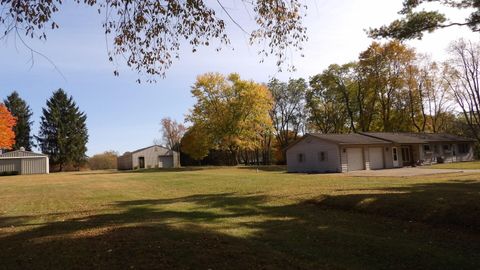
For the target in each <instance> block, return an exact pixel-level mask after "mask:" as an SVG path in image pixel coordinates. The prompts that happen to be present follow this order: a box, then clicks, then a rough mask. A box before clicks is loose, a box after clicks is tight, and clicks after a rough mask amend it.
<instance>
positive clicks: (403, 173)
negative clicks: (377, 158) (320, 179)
mask: <svg viewBox="0 0 480 270" xmlns="http://www.w3.org/2000/svg"><path fill="white" fill-rule="evenodd" d="M448 173H468V174H471V173H480V170H457V169H426V168H418V167H413V168H411V167H407V168H397V169H383V170H370V171H366V170H364V171H353V172H347V173H346V174H347V175H349V176H366V177H371V176H378V177H389V176H390V177H408V176H422V175H435V174H448Z"/></svg>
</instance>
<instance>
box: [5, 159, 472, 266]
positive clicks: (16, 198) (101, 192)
mask: <svg viewBox="0 0 480 270" xmlns="http://www.w3.org/2000/svg"><path fill="white" fill-rule="evenodd" d="M479 265H480V174H476V173H464V174H449V175H434V176H426V177H420V178H378V177H376V178H360V177H347V176H345V175H342V174H327V175H320V174H317V175H314V174H312V175H307V174H287V173H285V172H283V171H281V170H280V169H279V168H261V169H260V170H258V172H257V170H256V169H249V168H218V169H215V168H206V169H185V170H180V171H148V172H135V173H128V172H127V173H117V172H107V171H105V172H102V171H101V172H78V173H58V174H50V175H38V176H9V177H0V269H25V268H27V269H85V268H86V269H152V268H153V269H292V268H294V269H479Z"/></svg>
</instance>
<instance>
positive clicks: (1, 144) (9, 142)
mask: <svg viewBox="0 0 480 270" xmlns="http://www.w3.org/2000/svg"><path fill="white" fill-rule="evenodd" d="M16 122H17V120H16V119H15V117H13V116H12V114H11V113H10V111H8V109H7V107H6V106H5V105H4V104H2V103H0V149H8V150H9V149H12V147H13V145H14V144H15V132H14V131H13V128H14V127H15V124H16Z"/></svg>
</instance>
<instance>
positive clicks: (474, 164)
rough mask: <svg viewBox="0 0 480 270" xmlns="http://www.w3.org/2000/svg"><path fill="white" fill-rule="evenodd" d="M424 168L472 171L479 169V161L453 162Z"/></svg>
mask: <svg viewBox="0 0 480 270" xmlns="http://www.w3.org/2000/svg"><path fill="white" fill-rule="evenodd" d="M425 168H432V169H465V170H474V169H477V170H479V169H480V161H468V162H455V163H443V164H435V165H432V166H428V167H425Z"/></svg>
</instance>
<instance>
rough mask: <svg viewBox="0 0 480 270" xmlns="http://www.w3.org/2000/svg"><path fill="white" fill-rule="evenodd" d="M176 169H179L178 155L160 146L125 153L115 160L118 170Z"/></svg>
mask: <svg viewBox="0 0 480 270" xmlns="http://www.w3.org/2000/svg"><path fill="white" fill-rule="evenodd" d="M178 167H180V155H179V153H178V152H176V151H173V150H171V149H168V148H166V147H163V146H161V145H152V146H149V147H145V148H141V149H138V150H136V151H133V152H126V153H125V154H123V155H122V156H120V157H118V159H117V168H118V169H119V170H137V169H153V168H178Z"/></svg>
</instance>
